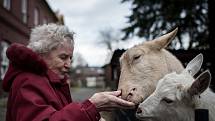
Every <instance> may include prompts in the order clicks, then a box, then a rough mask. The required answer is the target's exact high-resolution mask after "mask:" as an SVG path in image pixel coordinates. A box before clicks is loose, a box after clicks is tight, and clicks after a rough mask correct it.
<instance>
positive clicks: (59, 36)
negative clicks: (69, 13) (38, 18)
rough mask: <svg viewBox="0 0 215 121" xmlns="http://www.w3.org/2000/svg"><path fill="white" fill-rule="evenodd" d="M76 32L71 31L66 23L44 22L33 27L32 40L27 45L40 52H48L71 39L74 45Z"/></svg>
mask: <svg viewBox="0 0 215 121" xmlns="http://www.w3.org/2000/svg"><path fill="white" fill-rule="evenodd" d="M73 35H74V32H70V31H69V29H68V28H67V27H66V26H64V25H58V24H54V23H51V24H44V25H40V26H37V27H35V28H33V29H32V31H31V35H30V41H29V43H28V45H27V47H28V48H30V49H32V50H33V51H34V52H36V53H38V54H44V53H48V52H50V51H52V50H54V49H56V48H57V47H58V46H59V45H61V44H62V43H63V42H64V41H69V42H71V43H72V46H73V47H74V38H73Z"/></svg>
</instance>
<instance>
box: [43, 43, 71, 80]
mask: <svg viewBox="0 0 215 121" xmlns="http://www.w3.org/2000/svg"><path fill="white" fill-rule="evenodd" d="M72 55H73V46H72V44H71V42H68V41H65V42H63V43H62V44H61V45H59V46H58V47H57V48H56V49H54V50H52V51H51V52H49V53H48V54H46V55H44V56H42V57H43V58H44V60H45V62H46V63H47V65H48V67H49V68H50V69H51V70H52V71H53V72H55V73H56V74H57V75H58V76H59V77H60V78H61V79H63V78H64V76H65V75H66V74H67V73H68V72H69V69H70V66H71V59H72Z"/></svg>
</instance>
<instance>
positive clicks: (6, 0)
mask: <svg viewBox="0 0 215 121" xmlns="http://www.w3.org/2000/svg"><path fill="white" fill-rule="evenodd" d="M10 5H11V0H4V1H3V6H4V8H6V9H8V10H10V7H11V6H10Z"/></svg>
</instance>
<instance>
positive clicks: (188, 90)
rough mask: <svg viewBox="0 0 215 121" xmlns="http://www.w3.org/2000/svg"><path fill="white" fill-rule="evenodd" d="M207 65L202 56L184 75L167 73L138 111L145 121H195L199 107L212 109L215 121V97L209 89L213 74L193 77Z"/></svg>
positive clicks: (210, 110)
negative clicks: (204, 63) (202, 66)
mask: <svg viewBox="0 0 215 121" xmlns="http://www.w3.org/2000/svg"><path fill="white" fill-rule="evenodd" d="M202 62H203V56H202V54H199V55H198V56H196V57H195V58H194V59H193V60H192V61H190V62H189V64H188V65H187V67H186V69H185V70H184V71H182V72H181V73H180V74H177V73H175V72H173V73H170V74H167V75H166V76H164V78H162V79H160V80H159V82H158V84H157V86H156V89H155V91H154V92H153V93H152V94H151V95H150V96H149V97H148V98H147V99H146V100H145V101H143V102H142V103H141V104H140V105H139V107H138V109H137V112H136V116H137V118H139V119H140V120H144V121H194V117H195V116H194V111H195V109H198V108H204V109H208V110H209V120H210V121H215V115H214V113H215V100H214V99H215V94H213V93H212V92H211V91H210V90H209V88H208V86H209V84H210V82H211V74H210V72H209V71H205V72H203V73H201V74H200V75H199V76H198V77H197V78H196V79H194V78H193V76H194V75H195V74H196V73H197V72H198V71H199V69H200V68H201V65H202Z"/></svg>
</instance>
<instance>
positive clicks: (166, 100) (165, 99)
mask: <svg viewBox="0 0 215 121" xmlns="http://www.w3.org/2000/svg"><path fill="white" fill-rule="evenodd" d="M162 100H163V101H164V102H166V103H168V104H170V103H173V100H171V99H169V98H163V99H162Z"/></svg>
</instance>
